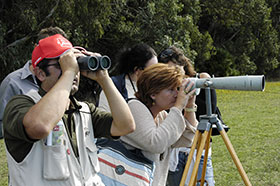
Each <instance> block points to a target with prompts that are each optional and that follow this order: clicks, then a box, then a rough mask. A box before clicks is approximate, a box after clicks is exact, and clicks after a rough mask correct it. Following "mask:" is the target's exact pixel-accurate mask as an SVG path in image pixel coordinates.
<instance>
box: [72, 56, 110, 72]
mask: <svg viewBox="0 0 280 186" xmlns="http://www.w3.org/2000/svg"><path fill="white" fill-rule="evenodd" d="M77 61H78V64H79V68H80V70H88V71H96V70H99V69H101V70H106V69H109V68H110V67H111V60H110V58H109V57H108V56H80V57H78V58H77Z"/></svg>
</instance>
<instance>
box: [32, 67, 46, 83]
mask: <svg viewBox="0 0 280 186" xmlns="http://www.w3.org/2000/svg"><path fill="white" fill-rule="evenodd" d="M33 70H34V74H35V76H36V77H37V78H38V79H39V80H40V81H41V82H43V81H44V80H45V79H46V77H47V76H46V73H45V72H44V71H43V70H42V69H40V68H39V67H35V68H34V69H33Z"/></svg>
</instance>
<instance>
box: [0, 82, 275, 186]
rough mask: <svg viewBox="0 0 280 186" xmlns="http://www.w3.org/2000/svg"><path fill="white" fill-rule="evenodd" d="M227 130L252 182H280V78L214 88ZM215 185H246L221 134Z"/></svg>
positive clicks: (0, 180) (1, 174) (2, 172)
mask: <svg viewBox="0 0 280 186" xmlns="http://www.w3.org/2000/svg"><path fill="white" fill-rule="evenodd" d="M217 94H218V106H219V108H220V110H221V112H222V116H223V120H224V122H225V123H226V124H227V125H228V126H229V127H230V130H229V132H228V133H227V135H228V137H229V139H230V141H231V143H232V145H233V147H234V150H235V152H236V154H237V156H238V158H239V159H240V161H241V163H242V165H243V168H244V170H245V172H246V173H247V176H248V177H249V180H250V182H251V183H252V185H253V186H280V136H279V134H280V132H279V131H280V124H279V123H280V82H271V83H266V87H265V91H264V92H255V91H252V92H250V91H229V90H217ZM212 140H213V143H212V158H213V166H214V176H215V180H216V186H241V185H245V184H244V182H243V180H242V179H241V176H240V175H239V172H238V170H237V168H236V166H235V164H234V163H233V161H232V159H231V156H230V154H229V152H228V150H227V148H226V146H225V144H224V142H223V139H222V137H221V136H214V137H213V138H212ZM0 156H1V158H0V186H6V185H8V184H7V180H8V179H7V172H8V171H7V164H6V155H5V149H4V144H3V140H1V141H0Z"/></svg>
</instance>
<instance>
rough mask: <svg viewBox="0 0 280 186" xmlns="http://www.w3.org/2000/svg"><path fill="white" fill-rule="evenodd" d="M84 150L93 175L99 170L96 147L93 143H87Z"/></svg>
mask: <svg viewBox="0 0 280 186" xmlns="http://www.w3.org/2000/svg"><path fill="white" fill-rule="evenodd" d="M86 149H87V152H88V156H89V160H90V163H91V167H92V169H93V171H94V172H93V173H97V172H99V170H100V168H99V163H98V159H97V150H98V149H97V147H96V145H95V144H94V143H93V142H88V143H87V145H86Z"/></svg>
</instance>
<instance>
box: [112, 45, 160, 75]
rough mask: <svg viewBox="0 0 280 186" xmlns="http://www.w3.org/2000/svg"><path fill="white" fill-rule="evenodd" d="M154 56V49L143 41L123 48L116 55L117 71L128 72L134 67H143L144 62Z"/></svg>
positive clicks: (132, 70)
mask: <svg viewBox="0 0 280 186" xmlns="http://www.w3.org/2000/svg"><path fill="white" fill-rule="evenodd" d="M154 56H157V53H156V52H155V50H154V49H153V48H152V47H150V46H149V45H147V44H145V43H140V44H136V45H134V46H133V47H131V48H125V49H123V50H122V51H121V52H120V53H119V55H118V56H117V62H118V67H119V72H120V74H129V73H133V72H134V71H135V70H136V69H144V68H145V67H146V63H147V62H148V61H149V60H150V59H152V58H153V57H154ZM135 67H136V68H135Z"/></svg>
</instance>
